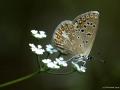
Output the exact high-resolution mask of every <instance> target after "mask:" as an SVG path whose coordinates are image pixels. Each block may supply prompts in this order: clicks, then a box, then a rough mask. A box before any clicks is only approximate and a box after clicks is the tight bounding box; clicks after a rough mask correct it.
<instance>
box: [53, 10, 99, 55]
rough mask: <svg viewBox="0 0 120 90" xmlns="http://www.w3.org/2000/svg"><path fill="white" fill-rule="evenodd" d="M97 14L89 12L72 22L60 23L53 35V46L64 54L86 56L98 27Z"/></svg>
mask: <svg viewBox="0 0 120 90" xmlns="http://www.w3.org/2000/svg"><path fill="white" fill-rule="evenodd" d="M98 17H99V13H98V12H97V11H89V12H86V13H84V14H81V15H79V16H77V17H76V18H75V19H74V20H73V21H70V20H65V21H63V22H61V23H60V24H59V25H58V26H57V28H56V29H55V32H54V34H53V44H54V46H56V47H57V48H58V50H60V51H61V52H62V53H64V54H68V53H70V54H72V55H77V54H83V55H84V56H88V55H89V53H90V51H91V48H92V45H93V42H94V39H95V36H96V32H97V27H98V20H99V19H98Z"/></svg>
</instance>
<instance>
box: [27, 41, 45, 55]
mask: <svg viewBox="0 0 120 90" xmlns="http://www.w3.org/2000/svg"><path fill="white" fill-rule="evenodd" d="M29 46H30V47H31V50H32V51H33V52H34V53H36V54H38V55H41V54H43V53H44V52H45V50H44V49H42V46H41V45H38V46H37V47H36V46H35V45H34V44H31V43H30V44H29Z"/></svg>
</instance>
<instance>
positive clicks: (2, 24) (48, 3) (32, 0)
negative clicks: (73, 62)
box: [0, 0, 120, 90]
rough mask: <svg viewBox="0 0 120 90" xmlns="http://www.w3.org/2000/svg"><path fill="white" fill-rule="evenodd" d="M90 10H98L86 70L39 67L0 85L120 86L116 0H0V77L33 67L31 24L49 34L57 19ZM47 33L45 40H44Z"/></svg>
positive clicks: (55, 89)
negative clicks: (23, 78) (55, 70)
mask: <svg viewBox="0 0 120 90" xmlns="http://www.w3.org/2000/svg"><path fill="white" fill-rule="evenodd" d="M90 10H97V11H99V12H100V24H99V30H98V32H97V37H96V40H95V43H94V46H93V48H92V51H91V55H92V56H94V57H95V60H93V61H91V62H89V63H88V64H87V72H86V73H77V72H76V73H73V74H70V75H61V76H60V75H59V76H57V75H50V74H45V73H42V74H39V75H37V76H36V77H33V78H31V79H28V80H26V81H23V82H20V83H17V84H14V85H11V86H8V87H5V88H2V89H1V90H105V89H104V88H102V87H106V86H109V87H112V86H113V87H117V86H119V87H120V29H119V26H120V25H119V24H120V0H0V83H1V84H2V83H4V82H7V81H10V80H13V79H17V78H19V77H21V76H25V75H28V74H30V73H32V72H34V71H36V69H37V66H36V61H35V60H36V56H35V55H34V54H33V53H32V52H31V50H30V49H29V47H28V43H29V42H33V41H34V40H32V41H31V38H32V36H31V33H30V30H31V29H38V30H45V31H46V32H47V35H48V37H50V38H51V36H52V33H53V31H54V29H55V27H56V26H57V25H58V24H59V23H60V22H61V21H63V20H66V19H69V20H73V19H74V18H75V17H76V16H77V15H79V14H82V13H85V12H87V11H90ZM50 38H49V39H48V40H46V41H45V42H46V43H49V42H50ZM48 41H49V42H48ZM99 60H104V61H105V62H104V63H101V62H99ZM119 89H120V88H119ZM111 90H112V89H111Z"/></svg>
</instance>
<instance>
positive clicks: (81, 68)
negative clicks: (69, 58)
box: [72, 62, 86, 72]
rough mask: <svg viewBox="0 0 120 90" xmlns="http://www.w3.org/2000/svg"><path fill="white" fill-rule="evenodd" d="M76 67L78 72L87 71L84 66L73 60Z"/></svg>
mask: <svg viewBox="0 0 120 90" xmlns="http://www.w3.org/2000/svg"><path fill="white" fill-rule="evenodd" d="M72 64H73V65H74V67H75V68H76V69H77V71H78V72H85V71H86V68H85V67H84V66H79V65H78V64H77V63H74V62H72Z"/></svg>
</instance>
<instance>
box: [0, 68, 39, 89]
mask: <svg viewBox="0 0 120 90" xmlns="http://www.w3.org/2000/svg"><path fill="white" fill-rule="evenodd" d="M39 72H40V71H39V70H37V71H36V72H33V73H32V74H29V75H27V76H23V77H21V78H18V79H15V80H12V81H8V82H5V83H3V84H0V88H2V87H6V86H8V85H12V84H15V83H18V82H21V81H23V80H26V79H29V78H31V77H33V76H35V75H36V74H38V73H39Z"/></svg>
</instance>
